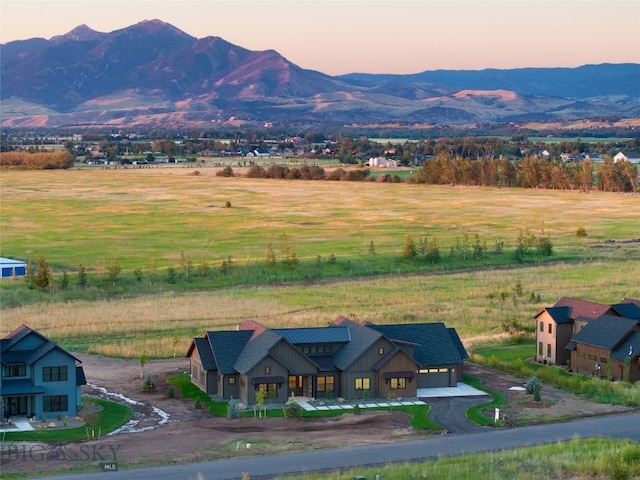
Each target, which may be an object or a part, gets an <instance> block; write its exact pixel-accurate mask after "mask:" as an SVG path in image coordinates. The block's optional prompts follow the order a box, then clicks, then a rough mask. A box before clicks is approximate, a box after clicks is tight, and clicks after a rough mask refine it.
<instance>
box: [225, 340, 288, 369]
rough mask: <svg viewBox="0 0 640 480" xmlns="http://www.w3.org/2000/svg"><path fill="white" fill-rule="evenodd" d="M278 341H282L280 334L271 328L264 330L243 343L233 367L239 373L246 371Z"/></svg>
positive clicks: (267, 353)
mask: <svg viewBox="0 0 640 480" xmlns="http://www.w3.org/2000/svg"><path fill="white" fill-rule="evenodd" d="M251 333H253V331H251ZM280 341H282V337H281V336H280V335H278V334H277V333H275V332H274V331H272V330H265V331H264V332H262V333H261V334H260V335H258V336H257V337H255V338H254V339H252V340H250V341H249V342H248V343H247V344H246V345H245V347H244V349H243V350H242V353H241V354H240V356H239V357H238V358H237V359H236V361H235V363H234V364H233V368H234V369H235V370H236V371H238V372H240V373H247V372H248V371H249V370H251V369H252V368H253V367H254V366H255V364H256V363H258V362H259V361H260V360H262V359H263V358H265V357H266V356H267V355H269V350H271V348H273V346H274V345H275V344H276V343H278V342H280ZM292 348H293V347H292Z"/></svg>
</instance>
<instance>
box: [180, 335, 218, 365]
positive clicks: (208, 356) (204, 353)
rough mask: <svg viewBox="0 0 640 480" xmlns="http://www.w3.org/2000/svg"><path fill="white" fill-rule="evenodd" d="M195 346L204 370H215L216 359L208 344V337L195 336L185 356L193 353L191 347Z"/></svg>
mask: <svg viewBox="0 0 640 480" xmlns="http://www.w3.org/2000/svg"><path fill="white" fill-rule="evenodd" d="M194 348H197V350H198V355H200V363H201V364H202V368H204V369H205V370H217V368H218V367H217V365H216V359H215V358H214V357H213V350H212V349H211V345H210V344H209V337H196V338H194V339H193V342H191V346H190V347H189V350H188V351H187V357H190V356H191V355H192V354H193V349H194Z"/></svg>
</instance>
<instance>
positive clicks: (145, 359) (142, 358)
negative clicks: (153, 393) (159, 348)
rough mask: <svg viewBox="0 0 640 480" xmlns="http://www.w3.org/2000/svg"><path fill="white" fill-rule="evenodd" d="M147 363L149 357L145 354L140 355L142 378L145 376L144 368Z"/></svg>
mask: <svg viewBox="0 0 640 480" xmlns="http://www.w3.org/2000/svg"><path fill="white" fill-rule="evenodd" d="M146 363H147V356H146V355H145V354H144V353H143V354H142V355H140V378H142V376H143V375H144V366H145V365H146Z"/></svg>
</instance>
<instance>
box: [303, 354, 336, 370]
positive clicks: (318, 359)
mask: <svg viewBox="0 0 640 480" xmlns="http://www.w3.org/2000/svg"><path fill="white" fill-rule="evenodd" d="M309 359H310V360H311V361H312V362H313V363H315V364H316V365H317V366H318V370H319V371H321V372H330V371H331V370H336V366H335V365H334V364H333V357H332V356H331V355H309Z"/></svg>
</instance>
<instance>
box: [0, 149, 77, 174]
mask: <svg viewBox="0 0 640 480" xmlns="http://www.w3.org/2000/svg"><path fill="white" fill-rule="evenodd" d="M74 160H75V158H74V156H73V155H71V154H70V153H69V152H67V151H62V152H36V153H29V152H26V151H24V150H21V151H14V152H2V153H0V167H4V168H16V169H22V170H52V169H66V168H71V167H73V163H74Z"/></svg>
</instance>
